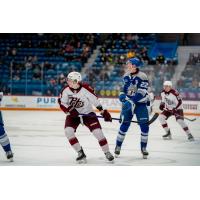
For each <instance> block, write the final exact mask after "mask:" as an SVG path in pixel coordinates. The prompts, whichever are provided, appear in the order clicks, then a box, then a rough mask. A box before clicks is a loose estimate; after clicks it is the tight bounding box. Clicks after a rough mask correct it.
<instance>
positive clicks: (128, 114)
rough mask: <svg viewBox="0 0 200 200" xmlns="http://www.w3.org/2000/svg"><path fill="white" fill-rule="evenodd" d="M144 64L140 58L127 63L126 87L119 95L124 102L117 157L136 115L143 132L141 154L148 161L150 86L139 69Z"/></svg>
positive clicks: (117, 142)
mask: <svg viewBox="0 0 200 200" xmlns="http://www.w3.org/2000/svg"><path fill="white" fill-rule="evenodd" d="M141 66H142V62H141V61H140V60H139V59H138V58H131V59H129V60H128V61H127V63H126V67H127V72H126V73H125V75H124V77H123V81H124V85H123V88H122V91H121V93H120V95H119V100H120V101H121V102H122V110H121V115H120V118H121V125H120V129H119V132H118V135H117V140H116V147H115V156H116V157H118V156H119V154H120V151H121V147H122V143H123V141H124V138H125V135H126V133H127V131H128V129H129V127H130V124H131V120H132V118H133V116H134V114H136V117H137V120H138V121H139V126H140V130H141V142H140V147H141V153H142V155H143V158H144V159H146V158H147V156H148V152H147V150H146V147H147V141H148V133H149V125H148V124H147V123H146V122H148V121H149V114H148V109H147V104H148V103H149V102H148V99H149V98H148V91H147V90H148V86H149V82H148V79H147V76H146V74H145V73H143V72H141V71H140V70H139V68H140V67H141Z"/></svg>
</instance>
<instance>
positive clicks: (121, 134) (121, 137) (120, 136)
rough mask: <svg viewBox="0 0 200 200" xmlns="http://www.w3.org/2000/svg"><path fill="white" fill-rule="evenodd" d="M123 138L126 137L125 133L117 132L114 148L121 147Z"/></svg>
mask: <svg viewBox="0 0 200 200" xmlns="http://www.w3.org/2000/svg"><path fill="white" fill-rule="evenodd" d="M125 136H126V133H125V132H123V131H121V130H119V132H118V135H117V141H116V146H119V147H121V146H122V143H123V141H124V138H125Z"/></svg>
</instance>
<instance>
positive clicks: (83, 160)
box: [77, 158, 87, 164]
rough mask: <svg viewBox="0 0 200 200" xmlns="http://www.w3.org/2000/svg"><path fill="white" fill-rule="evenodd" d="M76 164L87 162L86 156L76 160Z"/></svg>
mask: <svg viewBox="0 0 200 200" xmlns="http://www.w3.org/2000/svg"><path fill="white" fill-rule="evenodd" d="M77 163H78V164H86V163H87V160H86V158H84V159H82V160H78V161H77Z"/></svg>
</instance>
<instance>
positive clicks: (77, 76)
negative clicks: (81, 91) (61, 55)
mask: <svg viewBox="0 0 200 200" xmlns="http://www.w3.org/2000/svg"><path fill="white" fill-rule="evenodd" d="M67 79H69V80H72V81H75V82H77V83H78V82H81V81H82V77H81V74H80V73H79V72H70V73H69V74H68V76H67Z"/></svg>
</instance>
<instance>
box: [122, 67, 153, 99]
mask: <svg viewBox="0 0 200 200" xmlns="http://www.w3.org/2000/svg"><path fill="white" fill-rule="evenodd" d="M123 81H124V85H123V88H122V91H121V92H122V93H124V94H126V95H127V97H129V98H130V99H131V100H132V101H133V102H134V103H147V102H148V100H149V97H148V91H147V90H148V86H149V81H148V78H147V75H146V74H145V73H143V72H140V71H139V72H138V73H137V74H131V73H126V74H125V75H124V77H123Z"/></svg>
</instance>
